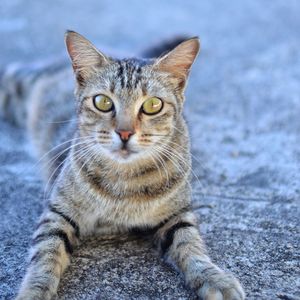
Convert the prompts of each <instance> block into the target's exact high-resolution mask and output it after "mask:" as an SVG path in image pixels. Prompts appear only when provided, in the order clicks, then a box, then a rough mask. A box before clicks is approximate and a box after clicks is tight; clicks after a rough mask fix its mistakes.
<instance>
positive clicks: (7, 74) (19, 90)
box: [0, 57, 68, 125]
mask: <svg viewBox="0 0 300 300" xmlns="http://www.w3.org/2000/svg"><path fill="white" fill-rule="evenodd" d="M67 62H68V61H67V59H65V58H62V57H61V58H59V59H55V60H53V59H51V60H47V61H40V62H35V63H31V64H11V65H8V66H7V67H6V68H5V69H3V70H1V71H0V117H1V118H3V119H5V120H7V121H9V122H11V123H12V124H15V125H22V124H24V120H25V119H26V99H27V97H28V95H29V94H30V91H31V90H32V87H33V85H34V84H35V82H36V81H37V80H38V79H39V78H41V77H42V76H44V75H46V74H53V73H55V72H57V71H58V70H60V69H61V68H63V67H65V66H66V65H67Z"/></svg>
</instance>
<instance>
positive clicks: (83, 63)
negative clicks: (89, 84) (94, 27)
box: [65, 31, 110, 84]
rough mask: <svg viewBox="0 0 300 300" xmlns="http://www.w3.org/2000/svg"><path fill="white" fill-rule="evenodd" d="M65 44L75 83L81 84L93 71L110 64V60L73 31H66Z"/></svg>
mask: <svg viewBox="0 0 300 300" xmlns="http://www.w3.org/2000/svg"><path fill="white" fill-rule="evenodd" d="M65 42H66V46H67V50H68V53H69V56H70V58H71V61H72V66H73V69H74V73H75V75H76V78H77V81H78V82H79V83H80V84H81V83H82V82H83V81H85V80H86V79H87V78H88V77H89V76H90V75H91V74H92V73H94V72H95V70H97V69H99V68H101V67H103V66H105V65H107V64H109V63H110V59H109V58H108V57H106V56H105V55H104V54H103V53H101V52H100V51H99V50H97V49H96V47H95V46H94V45H93V44H92V43H91V42H90V41H88V40H87V39H86V38H85V37H83V36H82V35H80V34H79V33H77V32H75V31H67V32H66V35H65Z"/></svg>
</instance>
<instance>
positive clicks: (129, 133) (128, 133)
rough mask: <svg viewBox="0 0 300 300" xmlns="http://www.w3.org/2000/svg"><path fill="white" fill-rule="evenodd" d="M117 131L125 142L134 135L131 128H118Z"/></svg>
mask: <svg viewBox="0 0 300 300" xmlns="http://www.w3.org/2000/svg"><path fill="white" fill-rule="evenodd" d="M115 132H116V133H117V134H118V135H119V136H120V138H121V140H122V142H123V143H126V142H127V141H128V140H129V138H130V137H131V136H132V135H134V132H133V131H131V130H119V129H116V130H115Z"/></svg>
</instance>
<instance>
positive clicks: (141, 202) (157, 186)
mask: <svg viewBox="0 0 300 300" xmlns="http://www.w3.org/2000/svg"><path fill="white" fill-rule="evenodd" d="M65 41H66V46H67V50H68V54H69V56H70V58H71V62H72V66H73V70H71V69H69V68H66V67H65V63H58V64H57V65H55V64H54V65H52V68H49V67H48V69H49V70H50V71H51V72H50V73H51V76H43V75H42V74H40V75H39V76H37V75H36V74H38V73H39V72H37V70H36V68H33V71H32V72H27V85H25V84H23V81H21V82H19V83H18V92H17V93H15V94H13V95H15V97H14V98H15V99H13V100H11V102H10V103H8V102H9V101H7V99H8V98H7V97H6V102H5V101H2V106H3V107H4V106H6V108H9V109H7V110H10V111H11V113H12V114H14V115H15V120H16V122H18V123H23V124H25V123H26V124H27V125H26V127H27V128H28V131H29V135H30V137H31V140H32V141H33V144H34V145H35V149H36V151H37V155H38V156H40V157H41V156H42V154H43V153H46V154H44V155H43V160H42V161H46V163H44V165H43V172H44V177H45V179H46V181H47V182H48V185H50V186H52V188H51V189H50V198H49V201H48V203H47V205H46V208H45V210H44V212H43V214H42V216H41V217H40V220H39V223H38V225H37V229H36V231H35V233H34V235H33V238H32V246H31V249H30V257H29V260H30V263H29V266H28V269H27V271H26V275H25V277H24V279H23V281H22V284H21V287H20V290H19V292H18V294H17V298H16V299H17V300H23V299H24V300H25V299H26V300H27V299H41V300H47V299H52V298H53V297H55V295H56V293H57V289H58V286H59V282H60V278H61V276H62V275H63V272H64V270H65V269H66V268H67V266H68V265H69V264H70V260H71V254H72V252H73V249H74V247H75V246H77V245H79V244H80V240H81V239H82V238H84V237H85V236H87V235H91V234H95V235H100V234H111V233H119V234H122V233H130V232H136V231H139V232H142V233H143V232H149V231H150V232H151V233H152V239H153V243H154V245H155V246H156V247H157V248H158V250H159V252H160V254H161V255H162V256H163V257H165V258H166V259H167V260H170V261H172V262H173V264H175V265H176V266H177V267H178V269H179V270H180V271H181V272H182V273H183V275H184V278H185V281H186V283H187V284H188V285H189V286H190V288H192V289H193V290H194V291H195V293H196V294H197V296H198V298H199V299H206V300H208V299H209V300H212V299H217V300H220V299H224V300H240V299H244V298H245V293H244V291H243V288H242V287H241V285H240V283H239V281H238V280H237V279H236V278H235V277H234V276H233V275H232V274H230V273H227V272H224V271H223V270H221V269H220V268H219V267H217V266H216V265H215V264H214V263H213V262H212V261H211V260H210V258H209V256H208V255H207V252H206V250H205V245H204V242H203V241H202V239H201V236H200V233H199V226H198V224H197V220H196V217H195V215H194V213H193V212H192V210H191V208H190V204H191V200H190V199H191V195H190V184H189V180H190V173H191V156H190V142H189V133H188V129H187V125H186V123H185V121H184V118H183V115H182V110H183V105H184V90H185V87H186V84H187V79H188V76H189V72H190V69H191V66H192V64H193V62H194V60H195V59H196V57H197V54H198V51H199V47H200V43H199V40H198V38H191V39H187V40H184V41H180V42H178V41H177V42H176V43H175V44H173V45H171V44H170V45H169V47H168V49H169V51H168V52H166V53H164V54H161V52H163V49H160V50H156V52H159V53H160V54H161V55H159V56H158V57H156V58H149V56H151V51H150V52H149V53H148V54H149V55H144V58H143V59H137V58H130V59H115V58H112V57H110V56H107V55H105V54H104V53H102V52H100V51H99V50H97V48H96V47H95V46H94V45H93V44H92V43H91V42H89V41H88V40H87V39H86V38H84V37H83V36H81V35H80V34H78V33H76V32H74V31H68V32H67V33H66V37H65ZM170 48H172V49H170ZM153 56H154V55H153ZM37 69H39V68H37ZM41 69H43V68H41ZM8 73H9V72H8ZM12 73H13V72H12ZM48 73H49V72H48ZM73 73H74V75H75V78H76V80H75V81H76V89H75V98H76V101H75V103H74V101H73V100H72V98H73V95H72V90H73V79H72V77H73ZM6 77H7V78H9V76H8V75H7V76H6ZM7 78H6V82H7ZM2 82H5V80H3V81H2ZM28 82H29V84H28ZM28 85H29V86H30V89H29V88H28ZM4 98H5V97H3V99H4ZM23 98H26V99H27V100H26V101H25V102H24V99H23ZM22 99H23V100H22ZM12 101H15V102H14V103H16V101H19V103H21V102H22V101H23V102H24V103H26V105H22V104H20V105H19V106H20V108H18V110H19V112H15V111H14V110H15V109H14V105H12V103H13V102H12ZM3 103H5V104H3ZM15 107H16V106H15ZM66 120H68V121H66Z"/></svg>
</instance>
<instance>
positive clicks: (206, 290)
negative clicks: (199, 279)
mask: <svg viewBox="0 0 300 300" xmlns="http://www.w3.org/2000/svg"><path fill="white" fill-rule="evenodd" d="M197 295H198V297H199V299H201V300H243V299H245V293H244V290H243V288H242V286H241V284H240V283H239V281H238V280H237V279H236V278H235V277H234V276H233V275H232V274H229V273H225V272H219V273H218V274H214V275H213V276H211V277H210V278H208V279H207V280H205V281H204V283H203V284H202V285H201V287H199V288H198V290H197Z"/></svg>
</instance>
